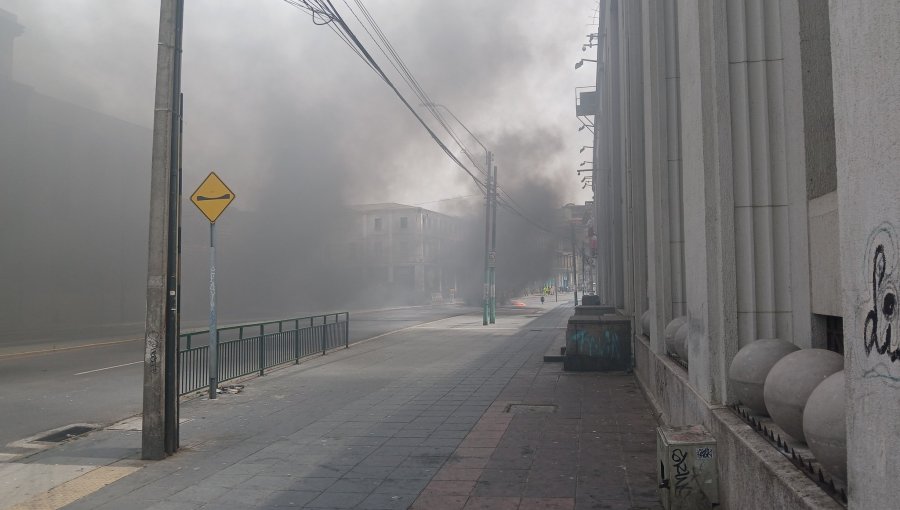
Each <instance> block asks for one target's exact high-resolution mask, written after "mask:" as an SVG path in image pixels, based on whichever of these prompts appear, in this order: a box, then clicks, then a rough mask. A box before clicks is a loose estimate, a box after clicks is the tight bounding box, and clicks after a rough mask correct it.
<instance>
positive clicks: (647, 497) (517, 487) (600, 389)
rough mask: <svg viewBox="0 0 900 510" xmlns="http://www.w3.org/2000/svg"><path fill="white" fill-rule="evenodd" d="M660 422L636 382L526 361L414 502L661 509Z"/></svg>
mask: <svg viewBox="0 0 900 510" xmlns="http://www.w3.org/2000/svg"><path fill="white" fill-rule="evenodd" d="M655 426H656V423H655V421H654V419H653V417H652V415H651V414H650V410H649V407H648V405H647V403H646V401H645V400H644V397H643V395H642V394H641V393H640V391H639V389H638V388H637V386H636V384H635V382H634V379H633V377H632V376H630V375H625V374H598V373H590V374H588V373H567V372H564V371H562V364H561V363H543V364H538V363H530V364H528V365H526V366H524V367H523V368H521V369H520V370H519V371H518V372H517V373H516V375H515V376H514V377H513V379H512V381H511V382H510V383H509V385H508V386H507V387H506V388H505V389H504V391H503V392H502V393H501V394H500V396H499V398H498V399H497V400H496V401H495V402H494V403H493V404H492V405H491V407H490V408H489V409H488V410H487V412H485V414H484V415H483V416H482V418H481V419H480V420H479V421H478V423H476V424H475V426H474V427H473V429H472V431H471V432H469V434H468V435H466V437H465V439H464V440H463V442H462V443H461V444H460V446H459V448H457V449H456V451H455V452H454V453H453V454H452V455H451V456H450V459H449V460H448V461H447V462H446V463H445V464H444V466H443V467H442V468H441V470H440V471H439V472H438V473H437V475H435V477H434V478H433V479H432V481H431V482H430V483H429V484H428V485H427V486H425V489H424V490H423V491H422V493H421V494H420V495H419V497H418V498H417V499H416V502H415V503H414V505H413V508H414V509H417V510H418V509H421V510H445V509H446V510H451V509H452V510H457V509H460V510H461V509H466V510H468V509H482V508H484V509H488V508H490V509H507V508H509V509H518V510H532V509H548V510H550V509H632V510H637V509H661V508H662V506H661V505H660V503H659V498H658V494H657V487H656V486H657V484H656V472H655V462H656V455H655V446H656V443H655V441H656V439H655Z"/></svg>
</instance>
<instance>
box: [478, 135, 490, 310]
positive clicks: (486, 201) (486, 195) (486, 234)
mask: <svg viewBox="0 0 900 510" xmlns="http://www.w3.org/2000/svg"><path fill="white" fill-rule="evenodd" d="M492 159H493V158H492V157H491V152H490V151H485V168H486V169H487V184H486V185H485V188H484V292H483V293H482V314H481V325H482V326H487V325H488V308H490V304H489V300H490V291H491V289H490V287H491V276H490V273H491V269H490V268H491V263H492V262H491V244H490V242H491V163H492V161H491V160H492Z"/></svg>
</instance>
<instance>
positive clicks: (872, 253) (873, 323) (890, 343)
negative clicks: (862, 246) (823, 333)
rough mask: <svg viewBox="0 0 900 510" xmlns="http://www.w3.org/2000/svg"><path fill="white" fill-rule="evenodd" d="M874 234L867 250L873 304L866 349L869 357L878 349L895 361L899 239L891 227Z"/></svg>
mask: <svg viewBox="0 0 900 510" xmlns="http://www.w3.org/2000/svg"><path fill="white" fill-rule="evenodd" d="M873 234H874V235H873V236H872V237H871V238H870V241H869V246H868V248H867V250H866V260H867V264H869V267H868V269H867V274H866V279H867V284H868V285H869V289H868V290H869V292H870V297H869V299H870V301H868V302H867V303H866V307H867V308H868V312H867V313H866V321H865V326H864V328H863V346H864V347H865V351H866V355H867V356H868V355H871V354H872V351H873V350H874V351H875V352H876V353H878V354H880V355H883V356H887V357H888V358H889V359H890V360H891V362H894V361H897V360H898V359H900V338H898V336H897V331H896V326H895V325H894V324H893V323H894V322H895V320H896V318H897V273H896V267H897V259H896V257H897V250H896V246H895V244H894V243H895V241H894V237H895V236H894V232H893V229H892V228H891V227H890V226H889V225H882V226H881V227H879V228H878V229H876V231H875V232H874V233H873Z"/></svg>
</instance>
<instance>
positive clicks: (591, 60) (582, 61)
mask: <svg viewBox="0 0 900 510" xmlns="http://www.w3.org/2000/svg"><path fill="white" fill-rule="evenodd" d="M585 62H597V61H596V60H594V59H591V58H583V59H581V60H579V61H578V62H575V69H579V68H581V66H583V65H584V63H585Z"/></svg>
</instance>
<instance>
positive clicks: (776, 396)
mask: <svg viewBox="0 0 900 510" xmlns="http://www.w3.org/2000/svg"><path fill="white" fill-rule="evenodd" d="M843 368H844V357H843V356H841V355H840V354H838V353H836V352H832V351H827V350H825V349H800V350H799V351H796V352H792V353H790V354H788V355H787V356H785V357H783V358H781V359H780V360H779V361H778V363H775V366H773V367H772V370H770V371H769V375H768V376H767V377H766V384H765V386H764V387H763V398H764V399H765V401H766V409H767V410H768V411H769V416H771V417H772V419H773V420H775V423H776V424H777V425H778V426H779V427H781V428H782V429H783V430H784V431H785V432H787V433H788V434H790V435H791V437H793V438H794V439H796V440H798V441H802V442H804V443H805V442H806V436H804V435H803V408H804V407H806V400H807V399H808V398H809V395H810V394H811V393H812V392H813V390H814V389H816V386H818V385H819V383H821V382H822V381H824V380H825V378H826V377H828V376H829V375H831V374H833V373H835V372H837V371H838V370H842V369H843Z"/></svg>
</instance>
